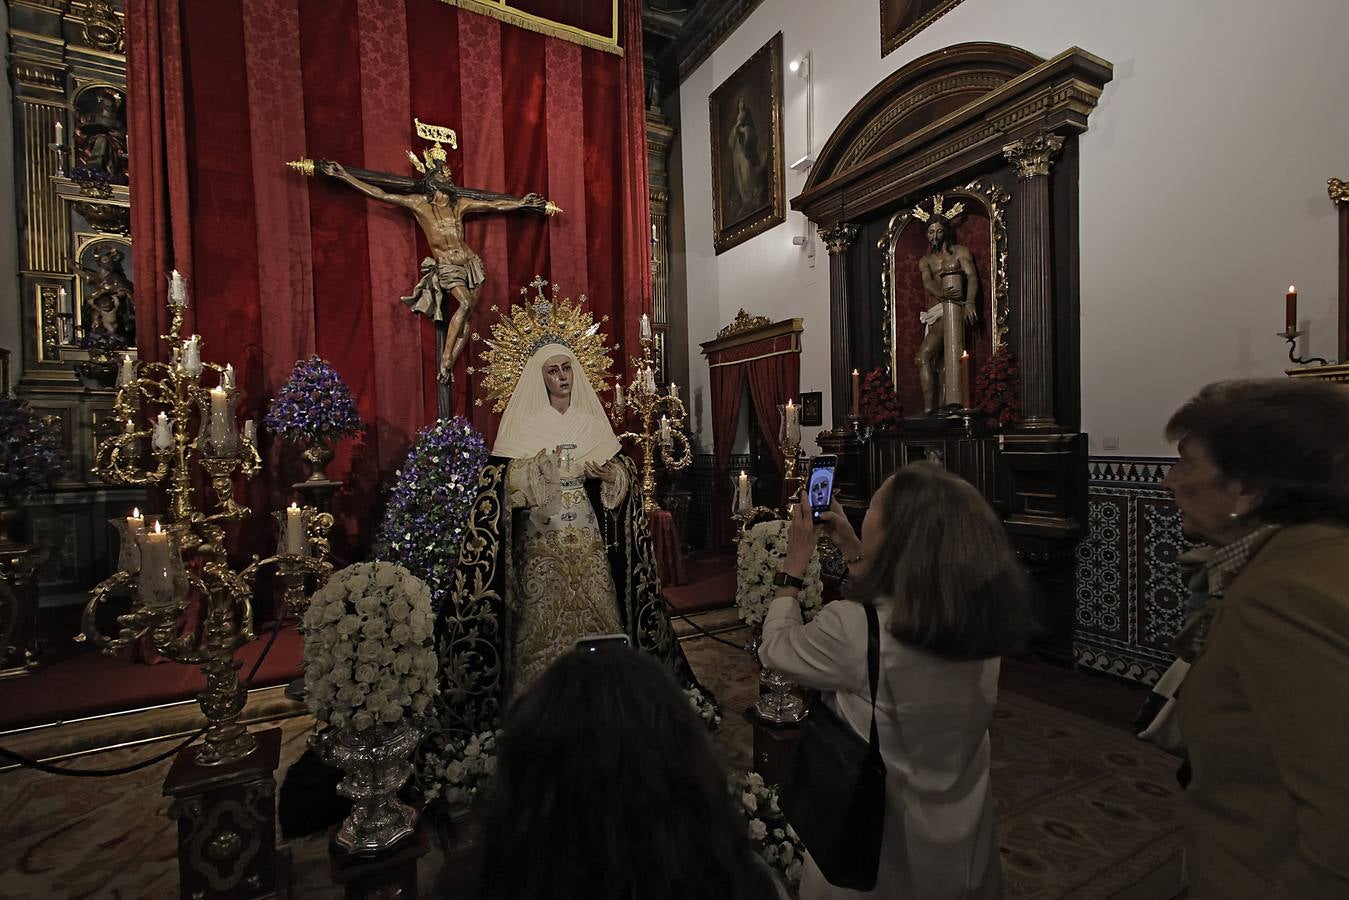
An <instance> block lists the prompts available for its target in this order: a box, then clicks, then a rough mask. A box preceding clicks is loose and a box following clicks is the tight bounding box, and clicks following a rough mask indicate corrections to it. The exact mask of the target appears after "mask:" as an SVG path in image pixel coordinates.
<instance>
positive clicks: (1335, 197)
mask: <svg viewBox="0 0 1349 900" xmlns="http://www.w3.org/2000/svg"><path fill="white" fill-rule="evenodd" d="M1326 193H1328V194H1329V195H1330V202H1331V203H1334V204H1335V205H1336V206H1337V207H1344V206H1345V205H1347V204H1349V181H1340V180H1339V179H1338V178H1328V179H1326Z"/></svg>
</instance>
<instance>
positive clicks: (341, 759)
mask: <svg viewBox="0 0 1349 900" xmlns="http://www.w3.org/2000/svg"><path fill="white" fill-rule="evenodd" d="M421 739H422V730H421V729H420V728H418V727H417V726H416V725H413V724H412V723H411V722H409V721H408V720H406V719H404V720H403V721H401V722H399V723H398V724H396V725H376V726H375V727H373V728H368V729H366V730H365V731H347V730H345V729H341V728H332V729H329V730H328V731H325V732H324V733H323V734H320V735H315V736H314V738H312V739H311V743H312V744H313V745H314V748H315V749H316V750H317V751H318V753H319V755H320V756H321V757H322V758H323V760H324V761H325V762H327V763H328V764H329V765H333V766H336V767H337V768H339V769H341V770H342V771H343V772H345V773H346V776H347V777H346V778H344V779H342V782H341V783H340V784H339V785H338V786H337V792H338V793H339V794H341V795H342V796H343V797H346V798H348V799H350V800H351V804H352V805H351V814H350V815H348V816H347V818H346V819H345V820H344V821H343V822H342V827H341V828H339V829H338V830H337V836H336V837H335V838H334V841H335V842H336V843H337V846H339V847H340V848H342V849H343V850H345V851H346V852H348V853H382V852H384V851H386V850H389V849H391V848H392V847H394V846H395V845H397V844H398V843H399V842H400V841H403V840H404V839H406V838H408V837H410V836H411V835H412V834H413V833H414V832H416V830H417V811H416V810H415V809H413V808H412V807H411V806H408V805H407V804H406V803H404V802H402V801H401V800H399V799H398V791H399V789H400V788H402V786H403V784H404V782H406V781H407V780H408V776H409V775H411V774H412V762H411V759H410V758H411V756H412V751H414V750H416V749H417V744H418V743H420V742H421Z"/></svg>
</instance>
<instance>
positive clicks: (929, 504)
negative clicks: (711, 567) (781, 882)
mask: <svg viewBox="0 0 1349 900" xmlns="http://www.w3.org/2000/svg"><path fill="white" fill-rule="evenodd" d="M821 520H822V522H823V525H821V526H814V525H812V524H811V520H810V509H809V507H808V506H807V505H806V504H805V503H801V504H798V506H797V510H796V513H795V515H794V516H793V519H792V525H791V533H790V537H789V539H788V544H787V556H786V559H785V561H784V563H783V571H784V572H786V573H787V574H788V575H789V576H792V577H795V578H800V577H801V576H802V574H803V573H804V572H805V570H806V563H807V562H808V561H809V559H810V554H811V552H812V551H813V550H814V548H815V543H816V541H817V539H818V537H819V533H820V531H821V530H823V529H828V530H829V532H830V533H831V536H832V538H833V540H834V542H835V543H836V544H837V545H838V547H839V549H840V550H842V551H843V554H844V558H845V559H847V560H848V561H849V575H850V577H849V579H848V581H847V582H845V585H844V589H845V593H846V594H847V596H848V597H849V598H850V600H852V601H856V602H848V601H836V602H834V603H829V604H826V605H825V607H824V609H822V610H821V611H820V613H819V614H818V615H817V616H816V617H815V618H814V619H813V620H812V621H811V622H810V624H809V625H804V624H802V621H801V611H800V607H799V605H798V602H797V599H796V591H795V589H793V588H780V589H779V595H778V597H777V598H776V599H775V600H774V601H773V605H772V607H770V609H769V611H768V615H767V617H766V619H765V621H764V629H763V640H762V643H761V644H760V646H759V658H760V660H762V662H763V664H764V665H765V666H767V667H768V668H770V669H775V670H777V671H779V672H783V673H785V674H786V675H788V676H789V677H791V678H794V679H796V680H797V681H799V682H800V683H801V684H803V685H805V686H806V687H810V688H816V689H818V690H821V691H824V692H826V693H825V694H824V698H825V702H827V703H829V704H830V705H831V707H832V708H833V710H834V711H835V712H837V713H838V714H839V715H840V717H842V718H843V720H844V721H846V722H847V723H848V724H849V725H850V726H852V728H853V729H854V730H855V731H856V732H857V733H858V734H859V735H861V736H862V737H863V738H865V737H866V736H867V734H868V733H869V730H870V723H871V699H870V688H869V687H868V682H867V624H866V613H865V610H864V609H863V604H867V605H871V606H874V607H875V608H876V612H877V618H878V619H879V621H880V625H881V645H880V680H879V684H878V686H877V690H876V724H877V728H878V731H879V735H880V749H881V755H882V756H883V757H884V759H885V767H886V786H885V791H886V804H885V805H886V809H885V826H884V829H885V830H884V834H883V836H882V843H881V860H880V867H879V871H878V873H877V880H876V887H875V889H874V890H872V891H870V892H866V893H863V892H858V891H850V890H845V889H842V888H838V887H835V886H833V885H831V884H829V883H828V881H826V880H825V878H824V876H823V874H821V872H820V870H819V869H818V868H817V867H816V866H815V864H814V862H813V861H812V860H810V859H807V861H806V867H805V871H804V873H803V875H802V879H801V900H821V898H845V897H876V898H882V897H883V898H890V897H912V898H920V900H948V898H949V900H957V898H962V900H963V898H979V900H983V898H990V900H991V898H1000V897H1002V896H1003V887H1002V868H1001V864H1000V860H999V856H998V843H997V838H996V834H995V827H994V810H993V794H992V790H991V786H990V782H989V743H988V724H989V721H990V720H991V719H992V716H993V705H994V703H995V702H996V700H997V693H998V668H999V657H1000V656H1002V655H1003V654H1006V653H1011V652H1015V651H1019V650H1021V649H1022V648H1023V647H1024V645H1025V644H1026V643H1027V641H1028V640H1029V639H1030V637H1031V635H1032V633H1033V631H1034V628H1035V626H1034V619H1033V614H1032V610H1031V608H1032V602H1033V591H1032V588H1031V585H1030V580H1029V578H1028V576H1027V575H1026V573H1025V570H1024V569H1023V568H1022V567H1021V565H1020V563H1018V561H1017V559H1016V554H1015V553H1014V552H1013V550H1012V547H1011V544H1010V543H1009V542H1008V539H1007V535H1006V533H1005V532H1004V531H1003V527H1002V523H1001V522H1000V521H999V520H998V517H997V515H996V514H995V513H994V512H993V510H992V508H991V507H989V505H988V503H987V502H986V501H985V500H984V498H983V497H981V496H980V495H979V493H978V491H976V490H975V489H974V487H973V486H972V485H970V484H969V483H968V482H966V481H964V480H963V479H961V478H959V477H957V476H955V475H952V474H950V473H948V472H946V471H945V470H944V469H942V468H940V467H939V466H935V465H931V464H927V463H920V464H916V465H911V466H908V467H906V468H903V469H900V470H899V471H898V472H896V473H895V474H894V475H892V476H891V477H890V478H889V479H887V480H886V481H885V483H884V484H882V485H881V486H880V488H879V489H878V490H877V491H876V493H875V494H874V495H873V496H872V498H871V504H870V506H869V507H868V508H867V513H866V518H865V520H864V521H863V522H862V536H861V538H860V539H859V538H858V537H857V535H856V533H854V532H853V529H852V526H851V525H850V524H849V523H848V520H847V518H846V517H845V516H844V514H843V511H842V509H841V508H840V507H839V505H838V503H837V502H835V503H834V504H833V505H832V508H831V510H830V512H827V513H824V514H823V515H822V516H821Z"/></svg>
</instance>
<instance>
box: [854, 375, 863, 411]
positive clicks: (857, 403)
mask: <svg viewBox="0 0 1349 900" xmlns="http://www.w3.org/2000/svg"><path fill="white" fill-rule="evenodd" d="M861 404H862V376H861V374H860V373H858V371H857V370H856V369H853V370H852V414H853V418H854V419H855V418H857V417H858V416H860V415H861Z"/></svg>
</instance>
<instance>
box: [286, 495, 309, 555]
mask: <svg viewBox="0 0 1349 900" xmlns="http://www.w3.org/2000/svg"><path fill="white" fill-rule="evenodd" d="M305 543H306V542H305V534H304V510H302V509H300V506H299V504H296V503H292V504H291V505H290V507H289V508H288V509H287V510H286V552H287V553H289V554H291V555H292V556H303V555H304V549H305Z"/></svg>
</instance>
